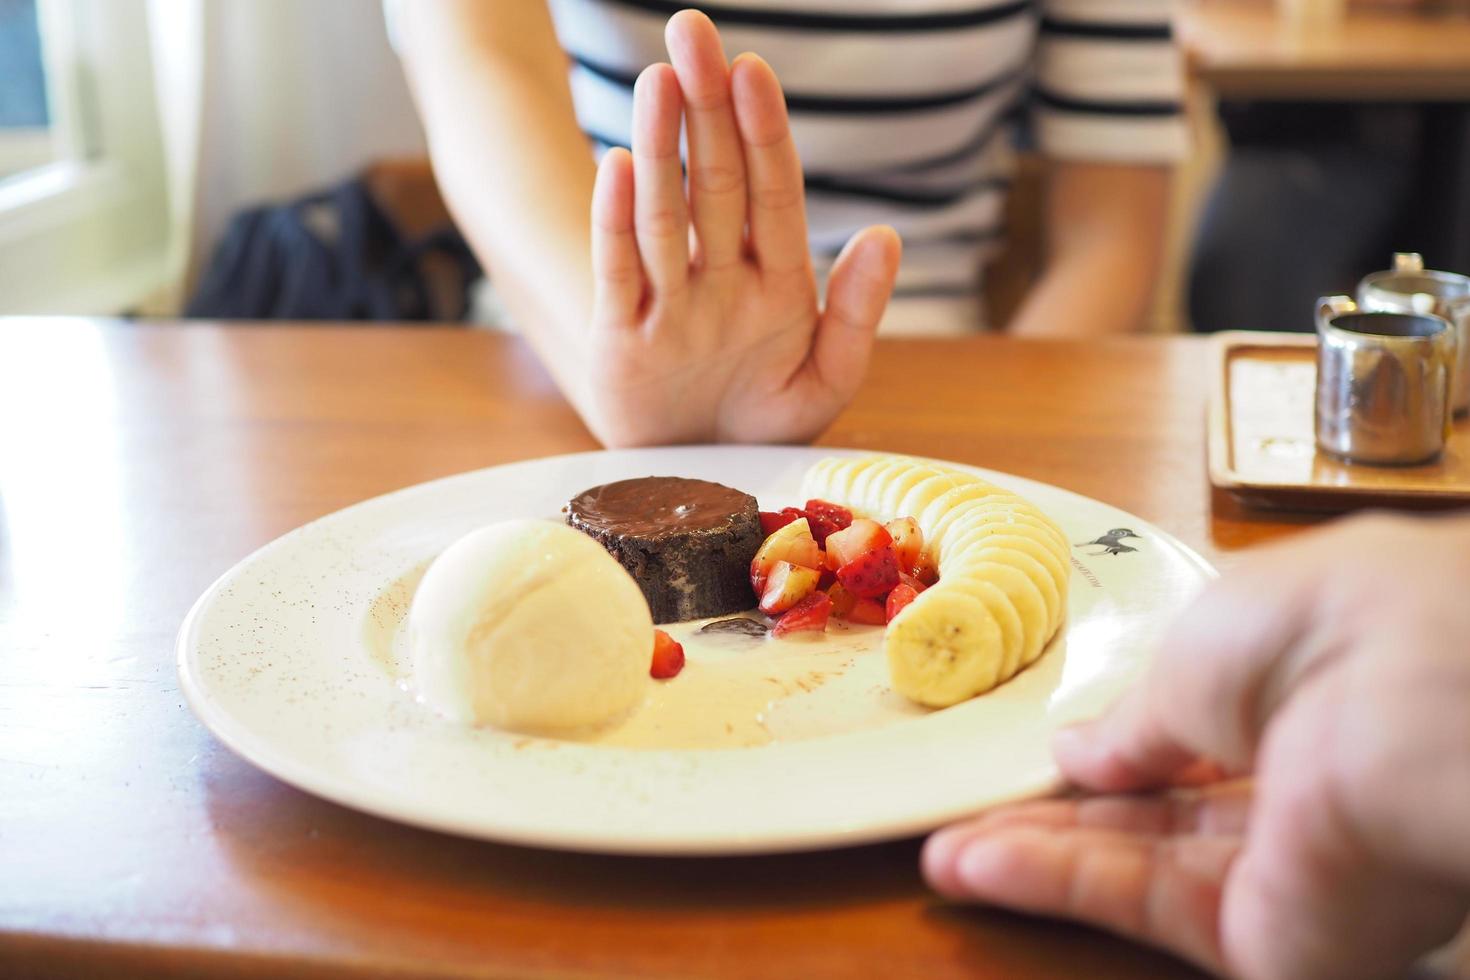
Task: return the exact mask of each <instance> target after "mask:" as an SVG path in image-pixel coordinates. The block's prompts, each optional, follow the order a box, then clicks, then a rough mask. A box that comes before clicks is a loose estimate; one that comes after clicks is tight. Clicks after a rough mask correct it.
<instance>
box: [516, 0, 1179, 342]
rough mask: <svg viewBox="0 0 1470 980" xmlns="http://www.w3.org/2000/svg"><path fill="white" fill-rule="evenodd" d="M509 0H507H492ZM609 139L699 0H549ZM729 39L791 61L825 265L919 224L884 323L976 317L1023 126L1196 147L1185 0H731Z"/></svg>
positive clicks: (580, 107) (1131, 153) (1062, 155)
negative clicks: (876, 235) (1185, 99)
mask: <svg viewBox="0 0 1470 980" xmlns="http://www.w3.org/2000/svg"><path fill="white" fill-rule="evenodd" d="M492 2H493V0H492ZM549 2H550V6H551V10H552V14H553V16H554V18H555V22H556V28H557V33H558V36H559V37H560V39H561V43H562V46H563V47H564V48H565V49H566V51H567V54H568V56H569V59H570V64H571V68H570V71H571V85H572V93H573V98H574V100H575V103H576V109H577V116H578V119H579V121H580V123H581V125H582V128H583V129H584V131H585V132H586V133H587V134H588V136H589V137H590V138H591V139H592V140H593V141H594V143H596V144H598V145H600V146H601V147H603V148H606V147H607V146H609V145H623V146H626V145H627V144H628V142H629V134H630V124H631V118H632V95H633V80H634V79H635V78H636V77H637V75H638V72H639V71H640V70H641V69H642V68H643V67H644V66H646V65H648V64H650V63H652V62H655V61H662V60H666V59H667V57H668V56H667V53H666V51H665V49H664V44H663V29H664V24H665V22H666V21H667V20H668V18H669V16H670V15H671V14H673V13H674V12H676V11H677V10H679V9H681V8H683V7H686V6H689V5H690V3H689V0H549ZM699 6H700V7H701V9H702V10H704V12H705V13H706V14H708V15H709V16H710V18H711V19H712V20H714V22H715V24H716V25H717V26H718V27H719V29H720V32H721V36H722V38H723V40H724V44H725V50H726V53H727V54H728V55H730V56H733V55H735V54H738V53H739V52H741V51H754V52H756V53H758V54H760V55H761V56H762V57H763V58H765V59H766V61H768V62H769V63H770V64H771V66H772V68H773V69H774V70H775V72H776V75H777V77H779V78H780V79H781V82H782V85H783V86H784V87H785V90H786V100H787V104H788V107H789V109H790V114H791V123H792V130H793V134H794V136H795V140H796V144H797V147H798V149H799V151H800V153H801V159H802V163H803V166H804V167H805V170H806V186H807V196H808V220H809V223H810V230H811V243H812V250H813V254H814V256H815V258H816V262H817V267H818V271H819V273H825V271H826V267H827V265H828V264H829V263H830V261H831V259H832V258H834V257H835V256H836V254H837V251H838V250H839V249H840V248H841V247H842V245H843V243H844V242H846V240H847V239H848V238H849V237H850V236H851V235H852V234H853V232H855V231H856V230H858V229H859V228H861V227H863V226H864V225H868V224H872V223H878V222H883V223H887V224H891V225H893V226H894V227H895V228H897V229H898V231H899V233H900V234H901V235H902V237H903V240H904V262H903V266H902V268H901V270H900V274H899V285H898V290H897V295H896V297H895V302H894V304H893V307H892V308H891V310H890V316H889V317H888V318H887V320H886V321H885V324H884V326H885V329H890V330H895V329H896V330H908V329H914V328H918V329H927V330H938V331H945V330H962V329H973V328H975V327H976V326H978V325H979V305H978V297H979V290H980V282H979V269H980V266H981V263H982V261H983V260H984V259H985V258H986V256H987V254H988V253H990V252H992V251H993V250H994V249H995V248H996V246H997V245H998V244H999V241H1000V238H1001V236H1002V234H1003V231H1004V229H1003V228H1002V214H1003V210H1004V207H1003V205H1004V199H1005V194H1006V189H1007V186H1008V183H1009V179H1010V175H1011V172H1012V163H1013V158H1014V153H1015V148H1016V142H1017V134H1018V131H1025V132H1029V134H1030V137H1029V139H1030V141H1031V142H1032V143H1033V144H1034V146H1035V148H1036V149H1037V150H1038V151H1040V152H1041V153H1042V154H1044V155H1046V156H1049V157H1053V158H1058V159H1069V160H1088V161H1103V162H1118V163H1125V162H1126V163H1168V162H1172V161H1175V160H1177V159H1178V158H1180V157H1181V156H1182V155H1183V154H1184V153H1185V152H1186V149H1187V136H1186V129H1185V125H1184V120H1183V117H1182V113H1181V106H1180V102H1181V98H1182V90H1183V73H1182V66H1181V63H1180V59H1179V57H1178V52H1177V50H1176V48H1175V46H1174V43H1173V39H1172V32H1171V30H1170V15H1171V6H1172V0H718V2H715V3H710V4H700V5H699Z"/></svg>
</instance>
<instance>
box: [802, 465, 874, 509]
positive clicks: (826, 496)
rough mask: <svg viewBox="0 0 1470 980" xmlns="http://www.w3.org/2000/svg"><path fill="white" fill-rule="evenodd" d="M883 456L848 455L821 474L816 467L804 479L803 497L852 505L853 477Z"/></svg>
mask: <svg viewBox="0 0 1470 980" xmlns="http://www.w3.org/2000/svg"><path fill="white" fill-rule="evenodd" d="M881 458H882V457H880V456H848V457H843V458H839V459H837V460H836V464H835V465H833V466H832V467H830V468H828V469H827V470H826V471H825V472H823V473H821V474H817V473H816V472H815V467H814V468H813V469H812V470H809V471H808V472H807V475H806V479H804V480H802V485H801V493H802V497H803V498H805V499H807V500H810V499H812V498H816V499H818V500H828V501H831V502H832V503H841V504H843V505H844V506H847V507H851V506H853V504H851V503H849V502H848V501H849V500H850V499H851V494H850V492H849V491H850V490H851V487H852V482H853V479H854V478H855V476H856V475H857V473H859V472H861V471H862V470H863V469H864V468H865V467H868V466H870V465H872V464H873V463H874V462H876V461H877V460H879V459H881Z"/></svg>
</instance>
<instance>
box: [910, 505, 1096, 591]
mask: <svg viewBox="0 0 1470 980" xmlns="http://www.w3.org/2000/svg"><path fill="white" fill-rule="evenodd" d="M962 530H964V531H965V532H966V533H964V534H962V535H960V536H958V537H957V538H955V539H954V541H953V543H952V546H951V547H950V548H949V549H948V554H949V555H951V559H950V563H951V564H953V563H954V562H955V561H958V560H963V558H964V557H965V556H967V555H971V554H976V553H978V552H979V551H980V550H981V549H982V548H986V547H990V546H992V545H995V544H1000V543H1011V542H1010V539H1018V538H1024V539H1026V540H1027V541H1028V542H1029V547H1023V548H1022V550H1024V551H1026V552H1028V553H1029V554H1031V556H1032V557H1034V558H1035V559H1036V560H1037V561H1039V562H1041V563H1042V564H1043V565H1045V566H1046V570H1047V571H1048V572H1049V573H1050V574H1051V577H1052V582H1053V583H1054V584H1055V585H1056V588H1057V591H1058V592H1061V591H1063V590H1065V589H1066V585H1067V581H1068V580H1069V579H1071V577H1072V567H1071V566H1072V563H1071V559H1070V558H1069V557H1068V556H1066V555H1064V554H1061V553H1060V552H1059V549H1058V548H1057V547H1056V546H1055V544H1054V543H1053V542H1052V540H1051V537H1050V536H1049V532H1047V531H1045V530H1043V529H1042V528H1039V527H1036V526H1035V525H1032V524H1010V523H1005V522H1003V521H995V522H992V523H983V524H971V525H969V526H968V527H966V528H963V529H962ZM944 567H945V563H944V562H943V561H941V562H940V564H939V571H940V574H941V575H942V574H943V573H944Z"/></svg>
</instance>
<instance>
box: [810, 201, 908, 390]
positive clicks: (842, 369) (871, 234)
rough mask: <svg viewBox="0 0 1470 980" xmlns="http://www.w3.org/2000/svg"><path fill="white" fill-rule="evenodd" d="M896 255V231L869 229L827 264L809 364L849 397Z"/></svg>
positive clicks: (882, 227)
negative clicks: (828, 273) (824, 293)
mask: <svg viewBox="0 0 1470 980" xmlns="http://www.w3.org/2000/svg"><path fill="white" fill-rule="evenodd" d="M902 252H903V246H902V244H901V243H900V241H899V238H898V232H896V231H894V230H893V229H892V228H889V227H887V226H886V225H875V226H874V227H871V228H864V229H863V230H862V231H860V232H858V233H857V234H856V235H854V236H853V237H852V240H851V241H849V242H848V243H847V247H845V248H844V249H843V250H842V254H841V255H839V256H838V257H837V261H836V262H835V263H833V265H832V274H831V276H830V277H828V281H827V304H826V308H825V309H824V310H823V311H822V316H821V318H820V319H819V320H818V321H817V334H816V337H815V338H814V340H813V345H812V366H813V367H814V368H815V370H816V374H817V377H818V378H819V379H820V380H821V382H822V384H823V385H825V386H826V387H827V388H828V389H830V390H833V391H837V392H842V393H845V394H850V393H851V392H852V391H853V390H855V389H856V388H857V385H858V383H859V382H860V381H861V380H862V377H863V372H864V371H865V370H867V366H868V356H869V354H870V353H871V352H872V350H873V335H874V334H875V333H876V332H877V330H878V321H879V320H881V319H882V318H883V310H884V309H885V308H886V307H887V306H888V297H889V296H891V295H892V294H893V280H894V278H895V277H896V276H897V275H898V262H899V258H900V257H901V254H902Z"/></svg>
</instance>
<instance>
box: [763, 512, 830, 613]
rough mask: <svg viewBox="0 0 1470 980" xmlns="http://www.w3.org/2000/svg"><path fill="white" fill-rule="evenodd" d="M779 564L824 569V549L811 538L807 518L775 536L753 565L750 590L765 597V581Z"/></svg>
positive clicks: (799, 519)
mask: <svg viewBox="0 0 1470 980" xmlns="http://www.w3.org/2000/svg"><path fill="white" fill-rule="evenodd" d="M778 561H785V562H790V563H791V564H793V565H801V566H803V567H805V568H821V567H822V565H823V560H822V549H821V548H820V547H818V546H817V541H816V539H815V538H813V537H812V532H811V528H809V527H808V526H807V523H806V518H804V517H798V518H797V519H796V520H794V521H792V522H791V523H789V524H786V525H784V526H783V527H779V528H777V529H776V530H775V532H773V533H772V534H771V535H770V536H769V537H768V538H766V540H765V543H763V544H762V545H761V546H760V550H759V551H757V552H756V553H755V558H754V559H753V560H752V561H751V563H750V586H751V588H753V589H754V590H755V594H756V595H764V594H765V591H766V578H767V577H768V576H769V575H770V574H771V569H772V568H774V567H775V565H776V563H777V562H778Z"/></svg>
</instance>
